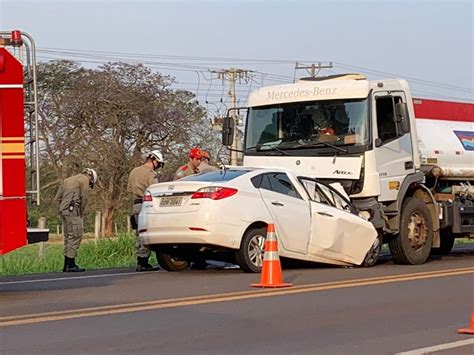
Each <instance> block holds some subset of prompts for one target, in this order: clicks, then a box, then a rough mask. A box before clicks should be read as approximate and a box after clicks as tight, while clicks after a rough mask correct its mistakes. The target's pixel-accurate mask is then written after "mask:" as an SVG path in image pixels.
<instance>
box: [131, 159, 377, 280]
mask: <svg viewBox="0 0 474 355" xmlns="http://www.w3.org/2000/svg"><path fill="white" fill-rule="evenodd" d="M269 223H274V224H275V226H276V234H277V238H278V245H279V254H280V256H282V257H285V258H290V259H297V260H305V261H314V262H320V263H328V264H335V265H353V264H355V265H361V264H373V263H375V260H376V259H377V257H378V253H379V252H380V246H381V245H380V241H379V239H378V238H377V231H376V230H375V229H374V227H373V226H372V224H371V223H369V222H368V221H366V220H364V219H363V218H361V217H359V216H358V215H357V211H356V210H355V208H354V206H353V205H352V204H351V203H350V202H349V201H348V200H347V199H346V198H345V197H344V196H343V195H342V194H341V193H339V192H338V191H337V190H336V189H334V188H332V187H331V186H328V185H326V184H323V183H322V182H320V181H318V180H315V179H311V178H306V177H298V176H296V175H294V174H293V173H292V172H290V171H289V170H284V169H252V168H245V167H242V168H227V169H225V170H221V171H217V172H212V173H207V174H201V175H192V176H189V177H186V178H183V179H181V180H179V181H174V182H167V183H159V184H155V185H152V186H150V187H149V188H148V190H147V191H146V193H145V196H144V202H143V206H142V210H141V213H140V216H139V222H138V230H139V236H140V238H141V239H142V242H143V243H144V244H145V245H148V246H149V247H150V248H151V249H152V250H156V251H157V257H158V262H159V264H160V266H161V267H162V268H164V269H166V270H169V271H179V270H183V269H184V268H186V267H187V266H188V264H189V262H195V263H198V264H199V263H200V262H203V261H205V260H219V261H228V262H234V263H235V262H236V263H237V264H238V265H239V266H240V267H241V268H242V269H243V270H244V271H246V272H259V271H260V270H261V266H262V260H263V249H264V243H265V236H266V227H267V225H268V224H269Z"/></svg>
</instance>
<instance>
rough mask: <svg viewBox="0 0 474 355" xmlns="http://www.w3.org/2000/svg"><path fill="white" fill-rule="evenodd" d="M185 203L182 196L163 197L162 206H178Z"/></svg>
mask: <svg viewBox="0 0 474 355" xmlns="http://www.w3.org/2000/svg"><path fill="white" fill-rule="evenodd" d="M181 203H183V198H182V197H162V198H161V201H160V207H178V206H181Z"/></svg>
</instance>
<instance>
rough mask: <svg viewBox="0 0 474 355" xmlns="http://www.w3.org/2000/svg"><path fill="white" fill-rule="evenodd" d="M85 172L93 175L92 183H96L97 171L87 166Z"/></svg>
mask: <svg viewBox="0 0 474 355" xmlns="http://www.w3.org/2000/svg"><path fill="white" fill-rule="evenodd" d="M84 174H87V175H89V176H90V177H91V184H92V185H94V184H95V183H96V182H97V172H96V171H95V170H94V169H91V168H85V169H84Z"/></svg>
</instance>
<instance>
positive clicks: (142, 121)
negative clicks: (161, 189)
mask: <svg viewBox="0 0 474 355" xmlns="http://www.w3.org/2000/svg"><path fill="white" fill-rule="evenodd" d="M38 77H39V82H40V84H39V88H40V100H41V102H42V105H41V110H42V112H43V114H42V118H41V122H40V134H41V139H42V140H43V142H44V145H42V147H43V150H42V152H43V154H44V155H45V157H47V159H48V162H49V165H50V167H51V169H52V171H53V172H54V173H55V175H56V176H57V177H58V180H61V179H62V178H64V177H65V176H67V175H71V174H72V173H74V172H77V171H80V170H82V169H83V168H85V167H93V168H95V169H97V171H98V174H99V181H98V184H97V186H98V191H97V196H98V198H97V199H95V200H94V201H92V207H94V208H100V209H101V210H102V215H103V232H104V235H106V236H108V235H111V234H112V231H113V218H114V215H115V213H116V211H117V210H118V209H119V208H121V207H122V206H123V203H124V201H126V200H127V198H129V196H127V192H126V183H127V177H128V173H129V172H130V170H131V169H132V168H133V167H135V166H137V165H138V164H139V163H141V162H142V161H143V158H144V155H145V153H146V152H147V151H149V150H151V149H160V150H161V151H162V152H163V153H164V155H165V157H167V160H171V159H173V160H174V159H175V158H179V157H180V155H181V152H183V151H185V150H188V149H189V148H190V146H191V145H194V144H197V143H198V142H195V132H196V131H199V127H200V126H201V125H202V122H203V117H204V114H205V112H204V109H203V108H202V107H201V106H199V105H198V104H197V103H196V101H195V100H194V96H193V95H192V94H191V93H190V92H187V91H180V90H178V91H175V90H172V89H171V88H170V85H171V84H172V83H173V79H172V78H171V77H168V76H163V75H161V74H159V73H154V72H152V71H151V70H150V69H149V68H146V67H145V66H143V65H129V64H124V63H108V64H105V65H103V66H101V67H99V68H97V69H85V68H82V67H80V66H79V65H77V64H76V63H73V62H68V61H56V62H50V63H47V64H43V65H41V66H40V67H39V76H38ZM168 173H169V171H168Z"/></svg>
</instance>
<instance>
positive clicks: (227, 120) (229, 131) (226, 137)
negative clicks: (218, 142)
mask: <svg viewBox="0 0 474 355" xmlns="http://www.w3.org/2000/svg"><path fill="white" fill-rule="evenodd" d="M233 141H234V119H233V118H232V117H228V116H227V117H224V119H223V121H222V144H223V145H225V146H230V145H232V143H233Z"/></svg>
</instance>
